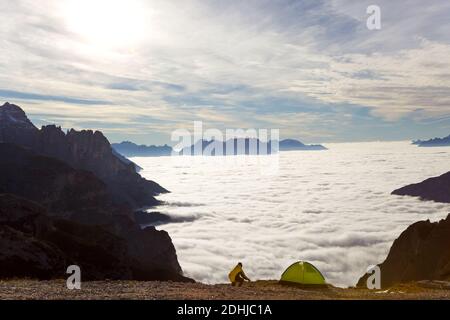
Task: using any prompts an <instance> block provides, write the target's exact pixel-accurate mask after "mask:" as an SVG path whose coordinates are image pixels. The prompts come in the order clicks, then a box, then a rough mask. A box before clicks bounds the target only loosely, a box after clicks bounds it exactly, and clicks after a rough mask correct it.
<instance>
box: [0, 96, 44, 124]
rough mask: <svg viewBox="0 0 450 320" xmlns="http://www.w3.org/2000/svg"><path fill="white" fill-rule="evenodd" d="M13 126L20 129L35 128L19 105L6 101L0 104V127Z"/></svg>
mask: <svg viewBox="0 0 450 320" xmlns="http://www.w3.org/2000/svg"><path fill="white" fill-rule="evenodd" d="M9 126H15V127H20V128H21V129H29V130H37V128H36V127H35V126H34V125H33V123H32V122H31V121H30V120H29V119H28V117H27V115H26V114H25V111H23V110H22V109H21V108H20V107H19V106H17V105H15V104H11V103H9V102H6V103H5V104H4V105H2V106H0V128H4V127H9Z"/></svg>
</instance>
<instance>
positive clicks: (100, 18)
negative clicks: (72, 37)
mask: <svg viewBox="0 0 450 320" xmlns="http://www.w3.org/2000/svg"><path fill="white" fill-rule="evenodd" d="M64 11H65V21H66V25H67V27H68V29H69V30H70V31H71V32H73V33H75V34H77V35H79V36H81V37H82V38H83V40H85V41H89V42H90V44H91V45H94V46H97V47H103V48H118V47H119V48H120V47H128V46H135V45H137V44H139V42H141V41H142V40H143V39H144V38H145V36H146V33H147V32H148V31H149V30H148V28H147V27H148V26H147V23H148V19H149V10H148V9H147V8H145V6H144V5H143V3H142V1H141V0H67V4H66V6H65V10H64Z"/></svg>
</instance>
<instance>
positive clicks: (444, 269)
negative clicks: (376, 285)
mask: <svg viewBox="0 0 450 320" xmlns="http://www.w3.org/2000/svg"><path fill="white" fill-rule="evenodd" d="M379 266H380V268H381V284H382V287H383V288H387V287H390V286H392V285H395V284H398V283H406V282H410V281H421V280H450V215H449V216H448V217H447V219H445V220H442V221H440V222H436V223H431V222H430V221H421V222H417V223H415V224H413V225H411V226H410V227H409V228H408V229H406V231H404V232H403V233H402V234H401V235H400V237H399V238H398V239H397V240H395V241H394V244H393V245H392V247H391V250H390V252H389V255H388V256H387V258H386V260H385V261H384V262H383V263H382V264H380V265H379ZM366 281H367V275H365V276H363V277H362V278H361V279H360V280H359V282H358V285H357V286H359V287H365V286H366Z"/></svg>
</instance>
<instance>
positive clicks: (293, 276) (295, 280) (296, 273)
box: [281, 261, 326, 286]
mask: <svg viewBox="0 0 450 320" xmlns="http://www.w3.org/2000/svg"><path fill="white" fill-rule="evenodd" d="M281 282H282V283H291V284H301V285H322V286H323V285H326V282H325V278H324V276H323V275H322V273H320V271H319V270H318V269H317V268H316V267H314V266H313V265H312V264H311V263H308V262H304V261H298V262H296V263H294V264H292V265H291V266H290V267H289V268H287V269H286V271H285V272H284V273H283V275H282V276H281Z"/></svg>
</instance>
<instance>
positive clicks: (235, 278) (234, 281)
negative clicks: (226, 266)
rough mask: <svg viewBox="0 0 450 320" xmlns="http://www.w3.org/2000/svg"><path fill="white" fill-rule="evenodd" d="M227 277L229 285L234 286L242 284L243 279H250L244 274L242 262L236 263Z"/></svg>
mask: <svg viewBox="0 0 450 320" xmlns="http://www.w3.org/2000/svg"><path fill="white" fill-rule="evenodd" d="M228 278H229V279H230V281H231V285H232V286H233V287H234V286H236V285H237V286H238V287H240V286H242V283H244V281H245V280H247V281H250V279H249V278H248V277H247V276H246V275H245V273H244V270H243V269H242V263H240V262H239V263H238V265H237V266H236V267H234V269H233V270H232V271H231V272H230V274H229V275H228Z"/></svg>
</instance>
